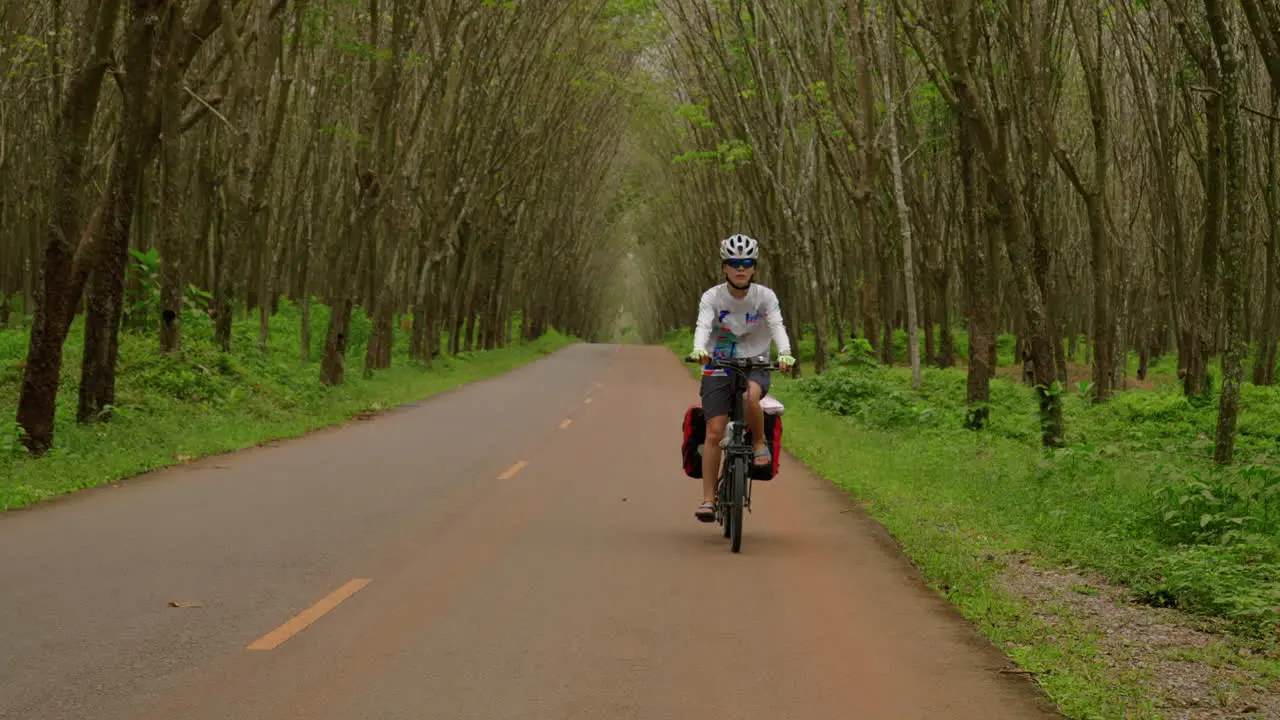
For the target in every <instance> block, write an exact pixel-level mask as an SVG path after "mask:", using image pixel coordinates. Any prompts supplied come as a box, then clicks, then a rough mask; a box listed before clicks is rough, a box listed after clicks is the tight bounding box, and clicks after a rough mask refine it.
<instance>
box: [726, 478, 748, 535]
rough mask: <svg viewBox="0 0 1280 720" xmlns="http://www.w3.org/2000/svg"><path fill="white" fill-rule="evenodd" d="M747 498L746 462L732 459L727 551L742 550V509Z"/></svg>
mask: <svg viewBox="0 0 1280 720" xmlns="http://www.w3.org/2000/svg"><path fill="white" fill-rule="evenodd" d="M746 498H747V461H746V458H743V457H741V456H739V457H736V458H734V460H733V469H732V471H731V472H730V473H729V521H730V536H729V543H730V546H729V549H730V550H731V551H732V552H738V551H739V550H741V549H742V508H743V505H745V504H746Z"/></svg>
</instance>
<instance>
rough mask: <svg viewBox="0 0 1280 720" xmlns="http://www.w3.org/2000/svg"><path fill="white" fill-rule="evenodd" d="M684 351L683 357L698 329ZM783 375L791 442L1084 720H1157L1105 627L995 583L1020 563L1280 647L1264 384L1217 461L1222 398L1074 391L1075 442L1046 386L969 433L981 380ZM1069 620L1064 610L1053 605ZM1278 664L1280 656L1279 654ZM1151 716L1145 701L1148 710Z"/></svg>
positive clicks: (1276, 428) (1020, 391) (1270, 398)
mask: <svg viewBox="0 0 1280 720" xmlns="http://www.w3.org/2000/svg"><path fill="white" fill-rule="evenodd" d="M666 344H667V345H668V346H669V347H670V348H671V349H672V350H673V351H675V352H677V353H681V354H683V353H684V352H687V349H688V347H689V346H690V337H689V333H688V332H687V331H686V332H680V333H673V334H671V335H670V336H668V338H667V340H666ZM841 362H843V363H848V364H847V365H840V366H838V367H836V368H834V369H832V370H831V371H829V372H828V373H825V374H824V375H821V376H816V375H814V374H813V373H812V371H811V369H806V370H807V371H806V373H805V375H806V376H805V378H804V379H802V380H799V381H795V380H792V379H790V378H788V377H783V376H780V375H779V376H775V380H774V390H773V393H774V394H775V395H776V396H777V397H778V398H779V399H780V400H781V401H782V402H783V403H784V404H786V406H787V416H786V418H787V422H786V429H785V431H784V439H783V443H784V445H785V446H786V447H787V448H788V449H789V450H790V451H792V452H793V453H795V454H796V456H797V457H798V458H800V459H801V460H803V461H804V462H805V463H806V464H807V465H809V466H810V467H811V468H812V469H814V470H815V471H816V472H818V473H819V474H821V475H823V476H824V477H826V478H827V479H829V480H830V481H832V482H834V483H836V484H837V485H838V486H840V487H842V488H844V489H845V490H847V491H849V492H850V493H851V495H852V496H854V497H855V498H857V499H858V500H860V501H862V502H863V503H864V505H865V506H866V507H867V508H868V512H869V513H870V514H871V516H872V517H874V518H875V519H876V520H877V521H879V522H881V523H882V524H883V525H884V526H885V527H886V529H888V530H889V531H890V533H892V534H893V535H894V536H895V537H896V538H897V540H898V541H899V542H900V543H901V544H902V547H903V550H904V552H905V553H906V554H907V555H908V557H910V558H911V559H912V561H913V562H915V563H916V564H917V565H918V566H919V567H920V568H921V569H922V571H923V572H924V574H925V576H926V577H927V578H928V580H929V582H930V583H931V584H932V585H933V587H935V588H936V589H937V590H938V591H939V592H941V593H942V594H943V595H945V596H946V597H947V598H948V599H949V600H950V601H951V602H952V603H954V604H955V605H956V606H957V608H959V610H960V611H961V612H962V613H963V614H964V616H965V617H966V618H968V619H969V620H971V621H972V622H974V623H975V624H976V625H977V626H978V627H980V628H981V629H982V630H983V631H984V632H985V633H986V634H987V636H988V637H990V638H991V640H992V641H993V642H995V643H996V644H997V646H999V647H1001V648H1002V649H1004V650H1005V651H1006V653H1008V654H1009V656H1010V657H1011V658H1012V659H1013V660H1015V661H1016V662H1017V663H1018V664H1019V665H1020V666H1021V667H1022V668H1024V669H1026V670H1030V671H1032V672H1035V673H1036V677H1037V680H1038V681H1039V682H1040V683H1041V685H1042V686H1043V687H1044V688H1045V689H1046V690H1047V691H1048V692H1049V694H1050V695H1051V696H1052V697H1053V698H1054V700H1055V701H1057V702H1058V703H1059V705H1060V707H1061V708H1062V709H1063V711H1064V712H1066V713H1067V714H1068V716H1070V717H1074V718H1095V717H1105V718H1113V717H1114V718H1120V717H1124V718H1135V717H1156V716H1155V715H1154V714H1153V713H1154V710H1152V709H1151V707H1150V706H1149V704H1147V703H1146V702H1145V701H1144V699H1143V698H1144V692H1143V687H1142V682H1141V678H1140V677H1137V676H1134V675H1127V674H1123V673H1121V672H1119V671H1116V670H1113V669H1109V668H1106V667H1104V666H1102V665H1101V664H1100V663H1099V662H1097V656H1096V650H1095V648H1094V645H1093V639H1092V638H1091V637H1090V636H1089V634H1088V633H1089V631H1088V630H1086V629H1085V628H1084V626H1083V625H1077V624H1073V623H1072V620H1071V618H1070V617H1069V616H1067V615H1060V616H1059V618H1058V619H1059V620H1060V621H1062V623H1063V624H1060V625H1059V626H1058V627H1057V628H1052V629H1051V628H1048V627H1046V626H1045V625H1044V623H1042V622H1041V621H1039V620H1037V619H1036V618H1035V617H1034V616H1033V614H1032V611H1033V610H1036V611H1045V610H1046V608H1031V607H1029V606H1028V604H1027V603H1026V602H1025V601H1023V600H1022V599H1020V598H1015V597H1010V596H1008V595H1007V594H1005V593H1004V592H1002V591H1001V590H1000V589H999V588H998V586H997V585H996V584H995V583H994V582H993V580H994V579H995V578H996V577H997V575H998V574H999V573H1000V571H1001V564H1002V558H1003V557H1004V556H1005V555H1006V554H1007V553H1011V552H1023V553H1030V554H1031V555H1032V556H1033V557H1035V558H1037V562H1038V563H1042V564H1048V565H1055V566H1061V567H1082V568H1090V569H1093V570H1096V571H1098V572H1099V573H1101V574H1102V576H1103V577H1105V578H1106V579H1107V580H1108V581H1109V582H1111V583H1113V584H1116V585H1122V586H1127V587H1129V588H1132V589H1133V590H1134V591H1135V593H1136V594H1137V596H1138V597H1139V598H1140V599H1142V600H1144V601H1146V602H1148V603H1150V604H1153V605H1164V606H1172V607H1176V608H1179V609H1182V610H1184V611H1187V612H1189V613H1193V614H1196V615H1200V616H1203V617H1205V618H1212V619H1215V620H1219V621H1222V622H1224V623H1225V624H1226V625H1227V627H1229V628H1230V629H1231V630H1232V631H1234V632H1235V633H1238V634H1239V635H1240V636H1241V637H1243V638H1245V639H1246V640H1247V641H1248V642H1250V643H1253V644H1254V646H1255V647H1260V648H1263V649H1265V650H1267V651H1269V652H1271V653H1274V651H1275V650H1276V641H1275V638H1276V629H1277V624H1278V621H1280V615H1278V614H1277V609H1278V608H1280V463H1278V462H1277V455H1276V450H1277V448H1276V440H1277V433H1280V391H1278V390H1276V389H1274V388H1258V387H1253V386H1246V387H1245V389H1244V393H1243V400H1242V414H1241V417H1240V438H1239V447H1240V452H1239V457H1240V458H1241V462H1240V463H1238V464H1237V466H1235V467H1232V468H1230V469H1226V470H1221V469H1216V468H1214V467H1213V466H1212V464H1211V462H1210V459H1209V455H1210V453H1211V452H1212V437H1213V430H1214V423H1215V421H1216V407H1217V406H1216V401H1214V400H1212V399H1208V400H1201V399H1197V400H1195V401H1188V400H1187V399H1186V398H1184V397H1183V396H1182V395H1181V394H1180V393H1179V392H1178V390H1177V388H1176V386H1175V385H1169V386H1163V387H1160V388H1158V389H1156V390H1152V391H1135V392H1129V393H1123V394H1120V395H1118V396H1117V397H1116V398H1115V399H1114V400H1113V401H1112V402H1111V403H1109V404H1107V405H1104V406H1101V407H1097V406H1093V405H1091V404H1089V403H1088V402H1087V401H1086V399H1085V398H1083V397H1081V396H1080V395H1078V394H1076V393H1074V392H1068V394H1067V395H1066V397H1065V398H1064V403H1065V411H1066V420H1067V431H1068V432H1067V440H1068V446H1067V447H1066V448H1064V449H1061V450H1053V451H1046V450H1045V449H1044V448H1042V447H1041V446H1040V445H1039V432H1038V418H1037V413H1036V402H1035V399H1034V397H1033V395H1032V391H1031V389H1030V388H1027V387H1025V386H1023V385H1020V384H1015V383H1011V382H1007V381H1002V380H997V381H994V382H993V383H992V387H991V392H992V415H991V426H990V427H989V428H988V429H987V430H986V431H983V432H977V433H975V432H972V431H969V430H965V429H963V427H962V420H963V417H964V413H965V388H966V378H965V374H964V372H962V371H958V370H947V371H942V370H936V369H935V370H926V371H925V372H924V382H923V388H922V389H921V390H920V391H915V390H913V389H912V388H911V385H910V371H909V370H907V369H905V368H883V367H880V366H878V365H876V364H875V363H874V362H873V361H864V362H858V361H856V359H854V358H851V357H847V356H846V357H844V358H841ZM1047 610H1049V612H1050V613H1051V614H1053V609H1052V608H1049V609H1047ZM1273 657H1274V655H1273ZM1144 707H1145V708H1146V709H1143V708H1144Z"/></svg>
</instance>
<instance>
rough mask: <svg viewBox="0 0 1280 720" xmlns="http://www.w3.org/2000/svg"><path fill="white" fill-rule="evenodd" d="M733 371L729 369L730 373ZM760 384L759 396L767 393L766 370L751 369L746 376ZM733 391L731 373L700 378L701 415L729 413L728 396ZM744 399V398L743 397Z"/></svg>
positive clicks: (707, 416) (767, 372) (767, 377)
mask: <svg viewBox="0 0 1280 720" xmlns="http://www.w3.org/2000/svg"><path fill="white" fill-rule="evenodd" d="M732 372H734V371H732V370H731V371H730V373H732ZM747 377H748V379H749V380H751V381H752V382H754V383H755V384H757V385H759V386H760V390H761V391H762V392H761V393H760V397H764V396H765V395H768V394H769V380H770V377H771V376H770V375H769V371H768V370H752V371H751V374H750V375H749V376H747ZM732 392H733V375H732V374H730V375H724V376H719V375H713V376H711V377H703V378H702V415H703V416H704V417H706V418H713V417H719V416H721V415H728V414H729V396H730V394H731V393H732ZM744 399H745V398H744ZM744 407H745V406H744Z"/></svg>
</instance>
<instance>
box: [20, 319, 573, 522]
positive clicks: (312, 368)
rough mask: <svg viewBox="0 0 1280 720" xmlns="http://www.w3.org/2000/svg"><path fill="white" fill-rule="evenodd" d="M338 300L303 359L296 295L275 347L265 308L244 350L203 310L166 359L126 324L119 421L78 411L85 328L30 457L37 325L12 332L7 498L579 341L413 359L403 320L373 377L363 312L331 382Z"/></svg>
mask: <svg viewBox="0 0 1280 720" xmlns="http://www.w3.org/2000/svg"><path fill="white" fill-rule="evenodd" d="M327 322H328V310H327V308H324V307H323V306H315V307H314V308H313V313H312V322H311V324H312V343H313V353H312V357H313V361H312V362H308V363H303V362H301V361H300V359H299V357H300V341H299V337H300V329H301V314H300V312H299V311H298V309H297V308H294V307H291V306H289V305H288V304H287V303H286V304H285V305H283V306H282V308H281V312H280V313H279V314H278V315H277V316H275V317H273V318H272V320H271V340H270V342H269V344H268V345H269V346H268V351H267V353H266V354H265V355H264V354H261V353H259V351H258V349H257V319H256V316H255V317H253V318H249V319H245V320H243V321H241V322H237V323H236V324H235V326H234V335H233V341H232V348H233V352H232V353H231V354H229V355H224V354H222V353H220V352H218V350H217V349H216V347H215V346H214V345H213V342H212V328H211V327H210V325H209V322H208V320H207V319H206V318H204V316H202V315H195V314H192V315H189V316H188V317H187V318H186V319H185V323H186V325H185V327H184V337H183V350H182V352H181V354H180V355H178V356H175V357H171V358H166V357H161V356H159V354H158V353H157V351H156V347H157V341H156V339H155V334H154V331H144V332H124V333H121V339H120V361H119V370H118V377H117V385H116V387H117V390H116V396H117V405H118V406H117V407H116V408H115V414H114V417H113V418H112V420H111V421H110V422H107V423H100V424H93V425H87V426H81V425H77V424H76V422H75V409H76V395H77V386H78V382H79V369H80V356H81V344H82V342H83V340H82V337H83V336H82V331H81V328H80V325H79V323H77V326H76V327H74V328H73V330H72V335H71V337H70V338H69V339H68V342H67V346H66V354H65V358H64V362H63V376H62V387H61V391H60V393H59V396H58V414H57V425H56V437H55V446H54V447H53V448H52V449H51V450H50V452H49V453H48V454H47V455H46V456H44V457H42V458H39V459H32V458H30V457H28V456H27V455H26V453H25V451H24V450H23V449H22V447H21V444H20V443H19V441H18V438H19V436H18V434H17V433H18V430H17V427H16V426H15V423H14V418H15V416H16V406H17V398H18V391H19V386H20V383H21V380H22V370H21V363H22V361H23V360H24V359H25V356H26V347H27V335H26V332H25V331H18V330H11V331H0V418H2V419H3V422H4V426H3V427H0V509H5V510H7V509H11V508H18V507H23V506H26V505H29V504H31V503H34V502H38V501H40V500H44V499H46V498H50V497H54V496H57V495H62V494H65V493H69V492H74V491H76V490H79V489H83V488H89V487H93V486H96V485H101V484H103V483H109V482H113V481H115V480H119V479H121V478H126V477H130V476H133V475H136V474H139V473H142V472H146V471H149V470H153V469H155V468H159V467H164V466H167V465H172V464H176V463H178V462H181V461H182V459H184V458H194V457H201V456H205V455H211V454H216V453H221V452H227V451H231V450H237V449H240V448H244V447H250V446H253V445H256V444H260V443H262V442H265V441H269V440H275V439H280V438H289V437H297V436H299V435H302V434H304V433H307V432H309V431H312V430H315V429H318V428H322V427H325V426H328V425H333V424H335V423H340V422H343V421H345V420H347V419H350V418H351V417H352V416H354V415H356V414H358V413H362V412H368V411H377V410H382V409H386V408H390V407H394V406H396V405H399V404H403V403H406V402H411V401H415V400H419V399H422V398H425V397H427V396H430V395H433V394H435V393H438V392H441V391H443V390H447V389H450V388H453V387H456V386H458V385H462V384H465V383H468V382H473V381H476V380H480V379H483V378H487V377H491V376H494V375H498V374H501V373H503V372H506V371H508V370H511V369H514V368H516V367H518V366H520V365H522V364H525V363H527V362H530V361H532V360H534V359H536V358H538V357H539V356H541V355H545V354H547V353H549V352H552V351H554V350H557V349H559V348H561V347H564V346H565V345H567V344H569V343H571V342H573V339H572V338H568V337H565V336H562V335H559V334H557V333H555V332H554V331H553V332H550V333H548V334H547V335H544V336H543V337H542V338H539V339H538V340H536V341H533V342H530V343H521V344H516V345H512V346H509V347H507V348H504V349H500V350H494V351H490V352H476V353H463V354H461V355H459V356H457V357H441V358H438V359H437V360H436V361H435V362H434V363H433V364H431V365H430V366H429V367H428V366H424V365H422V364H418V363H411V362H410V361H409V359H408V342H409V337H408V336H409V333H407V332H405V331H401V330H400V329H399V328H398V327H397V330H396V337H395V342H394V346H393V358H392V367H391V368H390V369H389V370H384V371H380V372H378V373H376V374H375V375H374V376H373V377H372V378H368V379H366V378H364V377H362V372H361V371H362V369H363V367H364V350H365V347H366V343H367V341H368V338H369V332H370V329H371V324H370V322H369V320H368V318H367V317H366V316H364V315H363V314H362V313H360V312H359V311H357V313H356V316H355V317H354V318H353V320H352V328H351V346H350V348H349V350H348V356H347V378H346V383H345V384H344V385H342V386H340V387H336V388H326V387H324V386H323V385H321V384H320V382H319V357H320V355H321V350H322V347H321V346H322V344H323V341H324V332H325V327H326V324H327Z"/></svg>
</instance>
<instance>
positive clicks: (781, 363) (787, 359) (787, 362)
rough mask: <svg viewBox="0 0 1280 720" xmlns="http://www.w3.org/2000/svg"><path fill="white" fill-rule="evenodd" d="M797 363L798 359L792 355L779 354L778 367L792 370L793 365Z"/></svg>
mask: <svg viewBox="0 0 1280 720" xmlns="http://www.w3.org/2000/svg"><path fill="white" fill-rule="evenodd" d="M795 364H796V359H795V358H793V357H791V356H790V355H779V356H778V369H780V370H782V371H783V372H786V371H788V370H790V369H791V368H792V367H794V366H795Z"/></svg>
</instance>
